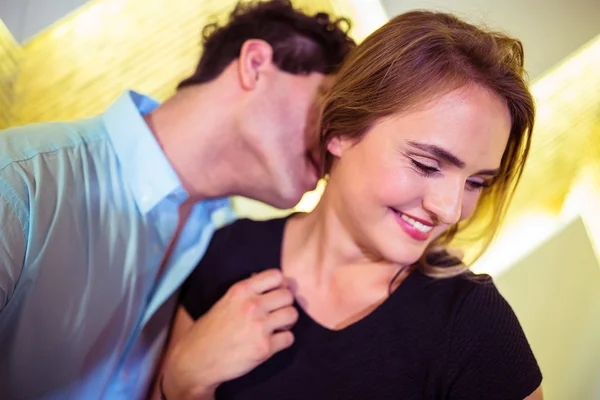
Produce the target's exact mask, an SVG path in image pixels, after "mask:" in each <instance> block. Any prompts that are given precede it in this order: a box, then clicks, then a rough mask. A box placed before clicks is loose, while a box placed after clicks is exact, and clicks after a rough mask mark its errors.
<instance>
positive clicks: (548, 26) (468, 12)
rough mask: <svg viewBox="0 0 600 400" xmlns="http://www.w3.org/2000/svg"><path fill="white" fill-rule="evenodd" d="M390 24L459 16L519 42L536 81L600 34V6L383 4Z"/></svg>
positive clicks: (457, 0) (446, 1)
mask: <svg viewBox="0 0 600 400" xmlns="http://www.w3.org/2000/svg"><path fill="white" fill-rule="evenodd" d="M381 3H382V4H383V6H384V8H385V9H386V11H387V15H388V16H389V17H390V18H391V17H393V16H395V15H397V14H400V13H402V12H405V11H408V10H412V9H416V8H433V9H439V10H442V11H447V12H453V13H457V14H459V15H461V16H463V17H465V18H468V19H469V20H471V21H472V22H481V21H485V22H487V23H488V24H489V25H491V26H493V27H496V28H500V29H502V30H503V31H506V32H508V33H510V34H511V35H514V36H517V37H518V38H520V39H521V41H522V42H523V46H524V47H525V60H526V61H525V62H526V64H527V69H528V71H529V74H530V76H531V78H537V77H538V76H539V75H540V74H542V73H543V72H545V71H547V70H548V69H549V68H550V67H552V66H553V65H554V64H556V63H557V62H559V61H560V60H562V59H564V58H565V57H567V56H568V55H569V54H571V53H573V52H574V51H575V50H576V49H578V48H579V47H581V46H582V45H583V44H584V43H586V42H587V41H589V40H591V39H592V38H594V37H595V36H596V35H598V34H600V0H500V1H498V0H381Z"/></svg>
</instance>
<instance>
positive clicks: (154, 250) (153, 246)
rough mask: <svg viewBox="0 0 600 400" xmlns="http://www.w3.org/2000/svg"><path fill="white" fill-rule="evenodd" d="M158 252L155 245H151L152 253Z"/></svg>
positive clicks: (158, 248) (158, 249)
mask: <svg viewBox="0 0 600 400" xmlns="http://www.w3.org/2000/svg"><path fill="white" fill-rule="evenodd" d="M159 251H160V247H158V245H157V244H153V245H152V252H153V253H158V252H159Z"/></svg>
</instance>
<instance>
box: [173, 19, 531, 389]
mask: <svg viewBox="0 0 600 400" xmlns="http://www.w3.org/2000/svg"><path fill="white" fill-rule="evenodd" d="M533 122H534V103H533V99H532V96H531V94H530V92H529V91H528V88H527V84H526V82H525V80H524V70H523V52H522V47H521V44H520V42H518V41H517V40H514V39H511V38H509V37H507V36H505V35H503V34H500V33H493V32H487V31H484V30H482V29H480V28H477V27H475V26H472V25H470V24H467V23H465V22H463V21H460V20H459V19H457V18H455V17H453V16H451V15H448V14H442V13H434V12H424V11H415V12H410V13H407V14H403V15H400V16H398V17H396V18H394V19H392V20H391V21H389V22H388V23H387V24H385V25H384V26H383V27H381V28H380V29H379V30H377V31H376V32H375V33H373V34H372V35H371V36H369V37H368V38H367V39H366V40H365V41H364V42H363V43H362V44H361V45H360V46H358V48H357V49H356V51H355V52H354V53H353V54H351V56H350V58H349V60H348V61H347V63H346V64H345V66H344V67H343V68H342V71H341V72H340V74H339V77H338V80H337V82H336V83H335V85H334V87H333V88H332V90H331V93H330V94H329V95H328V97H327V98H326V99H325V102H324V109H323V115H322V124H321V126H322V136H321V146H322V162H323V174H324V176H326V177H327V179H328V181H327V187H326V189H325V191H324V194H323V197H322V199H321V201H320V202H319V204H318V206H317V207H316V208H315V210H314V211H313V212H311V213H308V214H295V215H293V216H291V217H288V218H284V219H279V220H271V221H266V222H254V221H249V220H240V221H238V222H236V223H234V224H232V225H230V226H228V227H226V228H224V229H222V230H221V231H219V232H217V233H216V234H215V236H214V239H213V241H212V243H211V245H210V246H209V249H208V251H207V253H206V255H205V257H204V259H203V261H202V263H201V264H200V265H199V267H198V268H197V269H196V271H195V272H194V274H193V275H192V277H191V278H190V280H189V282H188V285H187V289H186V290H185V293H184V296H183V300H182V305H183V307H184V308H185V310H186V313H187V314H186V315H185V317H184V318H187V319H189V317H191V318H193V319H197V318H199V317H201V316H202V315H203V314H204V313H205V312H206V311H207V310H209V309H210V308H211V307H212V306H213V304H214V303H215V302H217V300H218V299H219V298H221V297H222V296H223V295H224V294H225V293H226V292H227V290H228V288H229V287H230V286H231V285H232V284H233V283H235V282H236V281H239V280H242V279H245V278H247V277H248V276H250V275H252V274H255V273H259V272H261V271H263V270H265V269H268V268H280V269H281V270H282V272H283V274H284V275H285V276H286V277H287V278H288V279H289V281H290V282H292V288H293V292H294V296H295V306H296V308H297V310H298V312H299V317H298V321H297V323H296V324H295V325H294V326H293V328H292V330H291V331H292V333H293V335H294V340H295V342H294V345H293V346H291V347H290V348H288V349H286V350H283V351H281V352H279V353H277V354H276V355H275V356H273V357H272V358H270V359H269V360H267V361H266V362H264V363H263V364H261V365H260V366H258V367H257V368H255V369H254V370H252V371H251V372H249V373H247V374H245V375H243V376H241V377H240V378H238V379H234V380H231V381H229V382H225V383H223V384H222V385H220V386H219V388H218V389H217V391H216V397H217V398H219V399H221V398H222V399H267V398H269V399H310V398H313V399H416V398H424V399H439V398H448V399H461V400H463V399H524V398H530V399H540V398H541V389H540V384H541V373H540V370H539V368H538V366H537V363H536V361H535V358H534V356H533V354H532V352H531V349H530V347H529V345H528V343H527V340H526V338H525V335H524V333H523V331H522V329H521V327H520V325H519V323H518V321H517V319H516V317H515V315H514V313H513V311H512V310H511V308H510V306H509V305H508V304H507V303H506V301H505V300H504V299H503V298H502V296H501V295H500V294H499V292H498V291H497V289H496V288H495V286H494V285H493V283H492V282H491V279H490V278H489V277H487V276H475V275H474V274H472V273H470V272H469V271H468V270H467V268H466V267H465V266H464V265H463V264H462V263H461V261H460V259H458V258H457V257H456V256H451V255H450V254H452V252H451V251H450V250H451V245H452V243H453V240H454V239H456V235H457V234H459V233H465V232H467V233H468V231H467V228H469V229H474V228H478V229H482V230H481V232H483V234H484V236H483V237H482V238H483V239H490V238H491V237H492V236H493V234H494V233H495V232H496V230H497V227H498V224H499V221H500V219H501V216H502V214H503V213H504V210H505V209H506V206H507V204H508V201H509V198H510V196H511V194H512V192H513V190H514V187H515V185H516V183H517V181H518V179H519V177H520V175H521V172H522V169H523V165H524V162H525V159H526V157H527V153H528V150H529V146H530V139H531V131H532V128H533ZM471 234H473V232H471ZM179 319H181V317H178V320H177V321H176V322H175V329H174V330H175V331H176V332H177V331H178V328H177V326H178V324H179Z"/></svg>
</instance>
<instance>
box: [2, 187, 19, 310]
mask: <svg viewBox="0 0 600 400" xmlns="http://www.w3.org/2000/svg"><path fill="white" fill-rule="evenodd" d="M0 221H1V223H0V227H1V228H0V311H2V309H3V308H4V307H5V306H6V304H7V303H8V302H9V300H10V298H11V296H12V294H13V292H14V290H15V286H16V284H17V280H18V278H19V275H20V274H21V269H22V268H23V261H24V259H25V233H24V230H23V226H22V225H21V222H20V221H19V218H18V217H17V213H16V212H15V209H14V205H12V204H10V202H9V201H8V200H7V198H6V197H5V196H3V195H2V192H0Z"/></svg>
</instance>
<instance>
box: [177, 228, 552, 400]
mask: <svg viewBox="0 0 600 400" xmlns="http://www.w3.org/2000/svg"><path fill="white" fill-rule="evenodd" d="M285 221H286V219H285V218H284V219H275V220H270V221H263V222H258V221H251V220H239V221H237V222H235V223H233V224H232V225H229V226H227V227H225V228H222V229H221V230H219V231H218V232H216V233H215V235H214V237H213V240H212V241H211V243H210V245H209V247H208V250H207V252H206V255H205V256H204V258H203V259H202V261H201V262H200V264H199V265H198V267H197V268H196V269H195V271H194V272H193V274H192V275H191V276H190V278H189V279H188V281H187V282H186V284H185V285H184V288H183V292H182V298H181V302H182V305H183V306H184V307H185V309H186V310H187V311H188V313H189V314H190V316H191V317H192V318H194V319H197V318H199V317H200V316H202V314H204V313H205V312H206V311H207V310H209V309H210V308H211V307H212V305H213V304H214V303H215V302H216V301H217V300H218V299H219V298H221V297H222V296H223V295H224V294H225V292H226V291H227V289H228V288H229V287H230V286H231V285H232V284H234V283H235V282H237V281H240V280H242V279H245V278H247V277H249V276H250V275H251V274H252V273H254V272H260V271H262V270H265V269H269V268H279V267H280V258H281V244H282V239H283V229H284V225H285ZM297 308H298V311H299V314H300V316H299V319H298V322H297V323H296V325H295V326H294V327H293V330H292V331H293V333H294V336H295V342H294V344H293V346H292V347H290V348H289V349H287V350H284V351H282V352H280V353H278V354H276V355H275V356H273V357H272V358H271V359H269V360H268V361H266V362H265V363H263V364H262V365H260V366H259V367H257V368H256V369H254V370H253V371H251V372H250V373H248V374H247V375H245V376H242V377H240V378H238V379H235V380H233V381H230V382H226V383H224V384H222V385H221V386H220V387H219V388H218V390H217V393H216V397H217V399H252V400H262V399H281V400H295V399H298V400H300V399H302V400H313V399H319V400H320V399H323V400H325V399H327V400H332V399H344V400H367V399H377V400H379V399H381V400H385V399H390V400H391V399H394V400H395V399H456V400H469V399H473V400H475V399H477V400H482V399H485V400H493V399H502V400H512V399H514V400H522V399H524V398H525V397H527V396H528V395H530V394H531V393H532V392H533V391H534V390H535V389H536V388H537V387H538V386H540V384H541V380H542V376H541V372H540V369H539V367H538V365H537V363H536V360H535V358H534V356H533V353H532V351H531V349H530V347H529V344H528V342H527V339H526V338H525V335H524V333H523V330H522V328H521V326H520V324H519V322H518V320H517V318H516V316H515V314H514V312H513V310H512V309H511V307H510V306H509V305H508V303H507V302H506V301H505V300H504V298H503V297H502V295H501V294H500V293H499V292H498V290H497V289H496V287H495V286H494V284H493V282H492V280H491V278H490V277H489V276H487V275H477V276H476V275H473V274H471V273H469V274H465V275H464V276H460V277H455V278H449V279H437V280H436V279H432V278H429V277H427V276H425V275H423V274H422V273H420V272H419V271H414V272H413V273H411V274H410V275H409V276H408V277H407V278H406V280H405V281H404V282H403V283H402V285H400V287H399V288H398V289H397V290H396V291H394V292H393V293H392V294H391V296H390V297H389V298H388V299H387V300H386V301H385V302H384V303H383V304H381V305H380V306H379V307H378V308H377V309H375V310H374V311H373V312H372V313H371V314H369V315H368V316H366V317H365V318H364V319H362V320H360V321H358V322H357V323H355V324H353V325H350V326H349V327H347V328H345V329H342V330H340V331H332V330H329V329H327V328H325V327H323V326H321V325H319V324H318V323H316V322H315V321H313V320H312V319H311V318H310V317H309V316H308V315H307V314H306V313H305V312H304V311H303V310H302V308H300V307H298V306H297Z"/></svg>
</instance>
